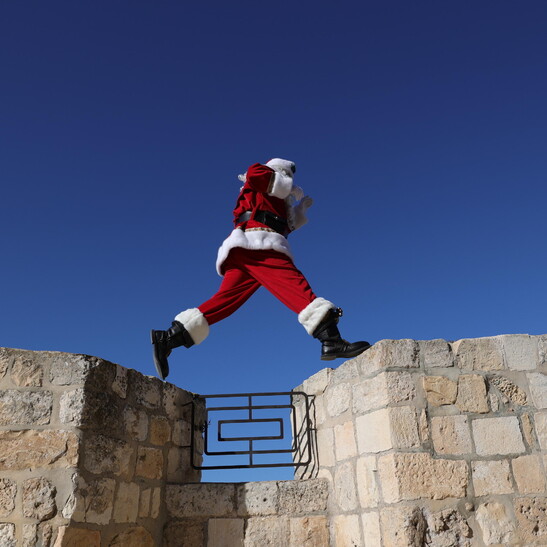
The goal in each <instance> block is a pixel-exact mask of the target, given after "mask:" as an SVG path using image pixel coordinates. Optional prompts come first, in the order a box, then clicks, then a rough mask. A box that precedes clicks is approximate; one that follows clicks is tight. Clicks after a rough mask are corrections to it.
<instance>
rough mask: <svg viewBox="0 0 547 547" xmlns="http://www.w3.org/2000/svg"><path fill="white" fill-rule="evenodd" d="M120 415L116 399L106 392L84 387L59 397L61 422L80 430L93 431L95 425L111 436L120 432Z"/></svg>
mask: <svg viewBox="0 0 547 547" xmlns="http://www.w3.org/2000/svg"><path fill="white" fill-rule="evenodd" d="M94 372H96V373H98V372H99V370H98V369H95V370H94ZM120 414H121V409H120V406H119V400H118V397H116V396H115V395H113V394H112V393H109V392H107V391H96V390H94V389H90V388H88V387H85V388H78V389H75V390H72V391H68V392H66V393H63V395H61V399H60V411H59V415H60V419H61V421H62V422H63V423H71V424H73V425H77V426H80V428H81V429H93V428H94V426H95V424H101V429H102V430H103V431H108V432H109V433H111V434H112V433H114V432H116V431H119V430H121V425H120Z"/></svg>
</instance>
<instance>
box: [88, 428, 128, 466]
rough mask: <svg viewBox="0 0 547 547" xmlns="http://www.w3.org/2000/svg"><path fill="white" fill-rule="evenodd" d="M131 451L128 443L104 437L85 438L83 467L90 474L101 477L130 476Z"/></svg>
mask: <svg viewBox="0 0 547 547" xmlns="http://www.w3.org/2000/svg"><path fill="white" fill-rule="evenodd" d="M132 455H133V449H132V448H131V445H130V444H129V443H126V442H125V441H121V440H119V439H112V438H110V437H105V436H104V435H94V436H92V437H91V436H90V437H87V438H86V441H85V450H84V467H85V468H86V469H87V470H88V471H90V472H91V473H95V474H96V475H101V474H103V473H113V474H114V475H118V476H120V475H124V476H131V474H132V469H131V467H130V465H129V464H130V461H131V457H132Z"/></svg>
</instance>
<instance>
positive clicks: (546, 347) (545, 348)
mask: <svg viewBox="0 0 547 547" xmlns="http://www.w3.org/2000/svg"><path fill="white" fill-rule="evenodd" d="M543 365H547V335H543V336H538V368H539V367H540V366H543Z"/></svg>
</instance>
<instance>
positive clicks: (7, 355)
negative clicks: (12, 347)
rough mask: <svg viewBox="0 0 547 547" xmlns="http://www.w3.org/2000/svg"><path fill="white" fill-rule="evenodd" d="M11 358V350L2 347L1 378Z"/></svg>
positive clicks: (0, 352)
mask: <svg viewBox="0 0 547 547" xmlns="http://www.w3.org/2000/svg"><path fill="white" fill-rule="evenodd" d="M11 360H12V357H11V351H8V349H7V348H0V379H2V378H3V377H4V376H5V374H6V372H7V370H8V368H9V366H10V362H11Z"/></svg>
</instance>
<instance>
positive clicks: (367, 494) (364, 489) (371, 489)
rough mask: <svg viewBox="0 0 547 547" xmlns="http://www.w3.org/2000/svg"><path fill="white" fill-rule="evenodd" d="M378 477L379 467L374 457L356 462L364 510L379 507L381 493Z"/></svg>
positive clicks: (358, 488)
mask: <svg viewBox="0 0 547 547" xmlns="http://www.w3.org/2000/svg"><path fill="white" fill-rule="evenodd" d="M377 475H378V466H377V465H376V458H375V457H374V456H364V457H361V458H359V459H358V460H357V461H356V462H355V479H356V481H355V482H356V484H357V493H358V494H359V502H360V504H361V508H362V509H369V508H372V507H377V506H378V503H379V501H380V491H379V489H378V483H377V480H376V477H377Z"/></svg>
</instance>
